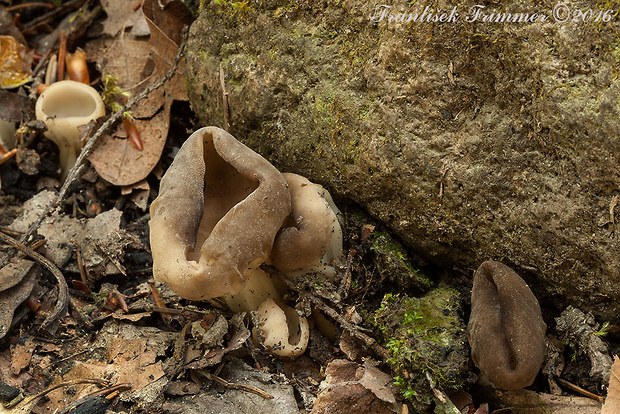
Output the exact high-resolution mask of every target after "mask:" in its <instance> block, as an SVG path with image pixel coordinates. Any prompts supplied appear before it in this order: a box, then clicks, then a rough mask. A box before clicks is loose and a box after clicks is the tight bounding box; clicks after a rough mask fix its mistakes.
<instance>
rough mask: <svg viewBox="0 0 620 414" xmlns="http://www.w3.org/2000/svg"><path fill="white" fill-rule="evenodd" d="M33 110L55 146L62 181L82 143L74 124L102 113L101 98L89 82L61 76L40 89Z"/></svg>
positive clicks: (88, 120) (77, 125) (83, 122)
mask: <svg viewBox="0 0 620 414" xmlns="http://www.w3.org/2000/svg"><path fill="white" fill-rule="evenodd" d="M35 114H36V117H37V119H38V120H40V121H42V122H43V123H44V124H45V126H46V127H47V131H46V132H45V136H46V137H47V138H49V139H50V140H52V141H54V143H55V144H56V145H57V146H58V149H59V151H60V168H61V170H62V181H64V180H65V179H66V178H67V175H68V174H69V170H71V168H72V167H73V166H74V165H75V161H76V159H77V157H78V155H79V154H80V151H81V150H82V147H83V145H84V144H83V142H81V140H80V131H79V129H78V127H79V126H81V125H86V124H88V123H89V122H90V121H92V120H95V119H97V118H99V117H102V116H104V115H105V106H104V104H103V100H102V99H101V96H100V95H99V93H98V92H97V91H96V90H95V89H94V88H92V87H91V86H88V85H85V84H83V83H79V82H75V81H71V80H64V81H60V82H56V83H53V84H52V85H50V86H48V87H47V88H46V89H45V90H44V91H43V93H42V94H41V96H39V99H38V100H37V103H36V106H35Z"/></svg>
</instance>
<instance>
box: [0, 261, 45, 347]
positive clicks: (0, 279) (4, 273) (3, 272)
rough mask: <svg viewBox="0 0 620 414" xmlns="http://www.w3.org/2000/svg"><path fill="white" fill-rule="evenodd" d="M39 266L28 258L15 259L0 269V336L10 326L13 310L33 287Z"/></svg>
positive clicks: (28, 294)
mask: <svg viewBox="0 0 620 414" xmlns="http://www.w3.org/2000/svg"><path fill="white" fill-rule="evenodd" d="M38 273H39V267H38V266H37V265H36V264H35V263H34V262H31V261H30V260H24V259H17V260H15V261H14V262H11V263H9V264H8V265H6V266H5V267H3V268H2V269H0V338H2V337H4V336H5V335H6V333H7V332H8V330H9V328H10V327H11V322H12V321H13V312H15V309H17V307H18V306H19V305H21V304H22V303H23V302H24V301H25V300H26V298H28V296H30V293H31V292H32V289H33V287H34V284H35V281H36V279H37V275H38Z"/></svg>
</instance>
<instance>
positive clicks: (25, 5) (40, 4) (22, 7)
mask: <svg viewBox="0 0 620 414" xmlns="http://www.w3.org/2000/svg"><path fill="white" fill-rule="evenodd" d="M29 7H44V8H47V9H53V8H54V7H55V6H54V5H53V4H51V3H42V2H39V3H26V4H16V5H15V6H10V7H7V8H5V10H6V11H9V12H12V11H15V10H19V9H26V8H29Z"/></svg>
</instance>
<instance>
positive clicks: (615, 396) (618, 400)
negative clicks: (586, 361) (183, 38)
mask: <svg viewBox="0 0 620 414" xmlns="http://www.w3.org/2000/svg"><path fill="white" fill-rule="evenodd" d="M616 413H620V358H618V355H615V356H614V364H613V365H612V367H611V376H610V378H609V387H607V398H606V399H605V404H603V410H602V411H601V414H616Z"/></svg>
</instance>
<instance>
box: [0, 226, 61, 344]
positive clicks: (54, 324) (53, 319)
mask: <svg viewBox="0 0 620 414" xmlns="http://www.w3.org/2000/svg"><path fill="white" fill-rule="evenodd" d="M0 240H2V241H3V242H4V243H7V244H10V245H11V246H13V247H14V248H16V249H18V250H20V251H22V252H23V253H25V254H27V255H28V256H30V257H31V258H32V259H34V260H35V261H37V262H38V263H40V264H41V265H43V266H45V267H46V268H47V270H49V271H50V272H52V274H53V275H54V276H55V277H56V280H57V281H58V300H57V301H56V306H55V307H54V310H53V311H52V313H50V314H49V315H48V317H47V318H45V320H44V321H43V323H42V324H41V328H40V329H42V330H45V331H46V332H47V333H49V334H50V335H54V333H55V332H56V329H58V324H59V323H60V319H61V318H62V317H64V316H65V315H66V314H67V304H68V293H69V287H68V286H67V282H66V281H65V278H64V276H63V275H62V273H61V272H60V270H58V268H57V267H56V266H55V265H54V263H52V262H50V261H49V260H48V259H46V258H45V257H43V256H41V255H40V254H39V253H37V252H35V251H34V250H32V249H31V248H30V247H28V246H25V245H24V244H22V243H20V242H18V241H17V240H15V239H14V238H12V237H10V236H7V235H6V234H4V233H3V232H1V231H0Z"/></svg>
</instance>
